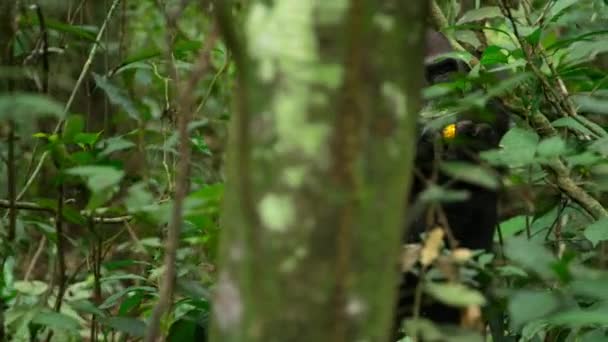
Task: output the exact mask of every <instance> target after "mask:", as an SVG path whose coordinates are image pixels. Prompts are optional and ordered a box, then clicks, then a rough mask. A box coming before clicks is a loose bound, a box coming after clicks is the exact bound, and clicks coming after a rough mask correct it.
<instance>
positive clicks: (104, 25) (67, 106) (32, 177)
mask: <svg viewBox="0 0 608 342" xmlns="http://www.w3.org/2000/svg"><path fill="white" fill-rule="evenodd" d="M119 3H120V0H114V2H113V3H112V6H111V7H110V9H109V10H108V13H107V14H106V18H105V20H104V21H103V23H102V24H101V27H100V28H99V32H97V36H96V37H95V43H93V46H92V47H91V50H90V51H89V56H88V58H87V60H86V61H85V62H84V65H83V66H82V70H81V71H80V75H79V76H78V80H77V81H76V85H74V88H73V89H72V93H71V94H70V97H69V98H68V102H66V104H65V106H64V108H63V117H64V118H65V116H66V115H67V113H68V112H69V111H70V108H71V107H72V104H73V103H74V100H75V99H76V94H77V93H78V90H79V89H80V86H81V85H82V83H83V82H84V79H85V77H86V76H87V75H88V73H89V69H90V68H91V65H92V64H93V59H94V58H95V53H96V52H97V48H98V46H99V44H100V42H101V38H103V35H104V33H105V32H106V28H107V26H108V23H109V22H110V19H112V15H113V14H114V11H115V10H116V8H117V7H118V4H119ZM63 122H64V119H61V120H59V122H58V123H57V126H55V130H54V131H53V133H57V132H59V130H60V129H61V126H62V125H63ZM48 154H49V153H48V151H45V152H44V153H42V155H41V156H40V160H39V161H38V164H37V165H36V168H35V169H34V172H33V173H32V174H31V175H30V177H29V178H28V180H27V181H26V182H25V185H24V186H23V189H21V192H20V193H19V195H17V200H20V199H21V198H22V197H23V195H25V193H26V192H27V190H28V189H29V187H30V186H31V185H32V184H33V183H34V180H35V179H36V177H38V174H39V173H40V170H41V169H42V165H43V164H44V162H45V161H46V158H47V157H48Z"/></svg>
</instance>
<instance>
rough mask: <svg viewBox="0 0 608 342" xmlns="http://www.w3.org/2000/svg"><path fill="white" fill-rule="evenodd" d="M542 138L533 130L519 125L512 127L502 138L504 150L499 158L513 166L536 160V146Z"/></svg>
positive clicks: (499, 154)
mask: <svg viewBox="0 0 608 342" xmlns="http://www.w3.org/2000/svg"><path fill="white" fill-rule="evenodd" d="M539 140H540V138H539V137H538V135H537V134H536V133H535V132H534V131H531V130H526V129H523V128H519V127H514V128H512V129H510V130H509V131H508V132H507V133H506V134H505V135H504V137H503V138H502V140H501V142H500V144H501V145H502V150H501V151H500V152H499V153H498V156H497V157H499V159H500V160H501V161H502V162H503V163H505V164H507V165H510V166H512V167H519V166H524V165H528V164H530V163H532V162H534V155H535V153H536V147H537V145H538V141H539Z"/></svg>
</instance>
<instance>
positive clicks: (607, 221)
mask: <svg viewBox="0 0 608 342" xmlns="http://www.w3.org/2000/svg"><path fill="white" fill-rule="evenodd" d="M584 235H585V237H586V238H587V240H589V241H591V243H592V244H593V246H594V247H595V246H597V244H598V243H600V242H602V241H606V240H608V218H603V219H600V220H599V221H596V222H594V223H592V224H591V225H589V226H588V227H587V228H586V229H585V233H584Z"/></svg>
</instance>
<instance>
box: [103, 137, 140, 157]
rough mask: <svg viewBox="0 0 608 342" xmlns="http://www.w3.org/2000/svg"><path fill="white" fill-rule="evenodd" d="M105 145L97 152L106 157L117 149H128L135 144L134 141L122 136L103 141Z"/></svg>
mask: <svg viewBox="0 0 608 342" xmlns="http://www.w3.org/2000/svg"><path fill="white" fill-rule="evenodd" d="M103 144H104V145H105V147H104V149H103V151H101V153H99V155H100V156H101V157H107V156H109V155H110V154H112V153H114V152H118V151H124V150H128V149H130V148H132V147H134V146H135V143H134V142H132V141H130V140H127V139H125V138H123V137H112V138H109V139H106V140H104V141H103Z"/></svg>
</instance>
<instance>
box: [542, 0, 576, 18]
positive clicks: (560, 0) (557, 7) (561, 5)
mask: <svg viewBox="0 0 608 342" xmlns="http://www.w3.org/2000/svg"><path fill="white" fill-rule="evenodd" d="M578 2H580V1H579V0H557V1H555V4H554V5H553V6H551V7H550V10H549V15H548V18H549V19H550V20H553V19H555V17H556V16H558V15H559V14H561V13H562V12H563V11H564V10H566V9H567V8H568V7H570V6H572V5H574V4H576V3H578Z"/></svg>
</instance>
